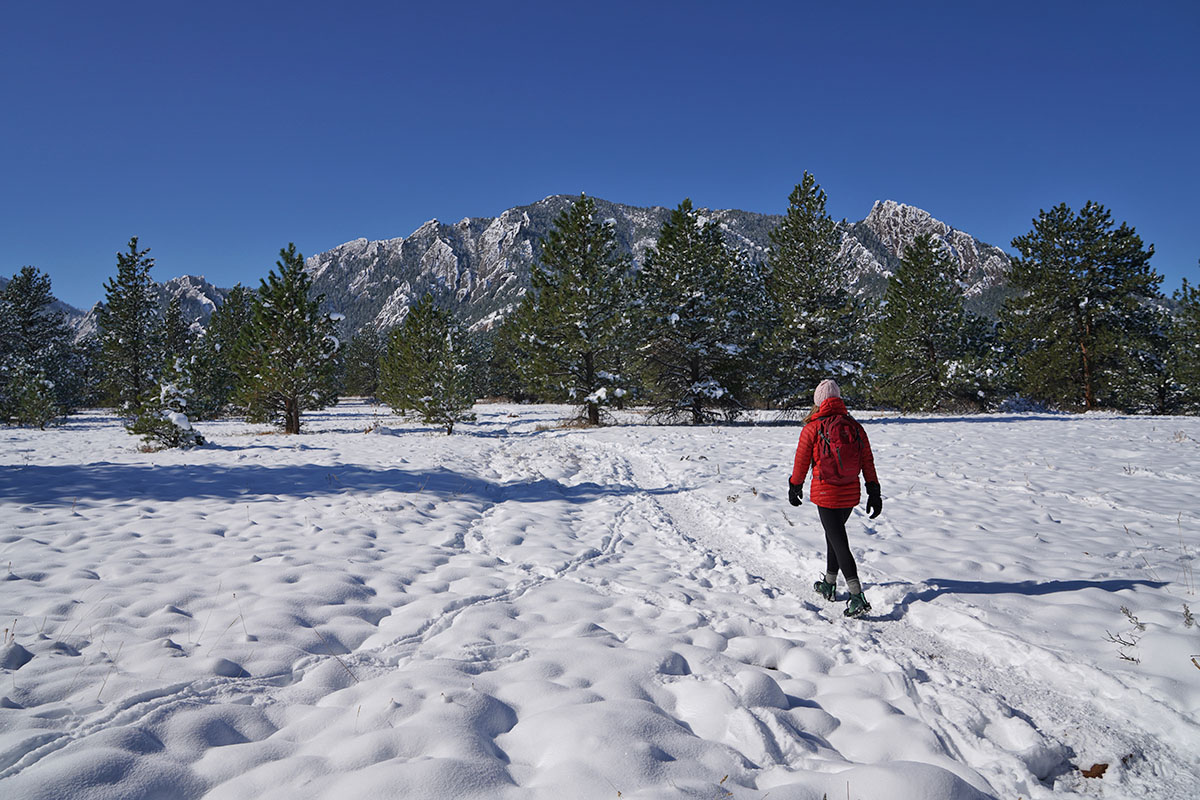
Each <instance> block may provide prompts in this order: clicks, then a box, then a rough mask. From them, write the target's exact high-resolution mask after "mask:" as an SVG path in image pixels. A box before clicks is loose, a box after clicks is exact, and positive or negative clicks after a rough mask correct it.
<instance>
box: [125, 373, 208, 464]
mask: <svg viewBox="0 0 1200 800" xmlns="http://www.w3.org/2000/svg"><path fill="white" fill-rule="evenodd" d="M166 358H167V363H166V364H165V365H164V366H163V367H162V369H161V370H159V383H158V385H157V386H155V387H153V388H152V389H151V390H150V391H149V392H148V393H147V395H146V396H144V397H143V398H142V401H141V403H139V405H138V414H137V416H136V417H134V418H133V420H132V421H131V422H130V423H129V424H128V425H126V428H127V430H128V431H129V432H130V433H132V434H134V435H136V436H141V437H142V439H143V440H144V441H145V442H146V444H147V445H149V446H151V447H157V448H164V447H182V448H189V447H198V446H200V445H202V444H204V437H203V436H201V435H200V432H199V431H197V430H196V429H195V428H193V427H192V421H191V419H190V418H189V417H188V401H189V400H190V399H191V396H192V388H191V385H190V380H189V376H188V372H187V369H186V368H185V363H184V360H183V359H182V358H176V357H172V356H170V355H168V356H166Z"/></svg>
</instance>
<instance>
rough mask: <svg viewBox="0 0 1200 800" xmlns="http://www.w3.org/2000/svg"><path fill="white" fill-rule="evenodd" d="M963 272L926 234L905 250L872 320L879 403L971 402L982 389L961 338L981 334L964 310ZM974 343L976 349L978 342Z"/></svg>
mask: <svg viewBox="0 0 1200 800" xmlns="http://www.w3.org/2000/svg"><path fill="white" fill-rule="evenodd" d="M961 273H962V270H961V268H960V267H959V266H958V264H957V263H956V262H955V261H954V260H953V259H951V258H950V257H949V255H947V254H946V253H945V252H943V250H942V248H941V244H940V242H939V241H938V240H937V239H935V238H934V237H933V236H931V235H929V234H922V235H920V236H918V237H916V239H914V240H913V242H912V244H910V245H909V247H908V249H907V250H906V251H905V252H904V256H903V258H901V259H900V265H899V267H898V268H897V269H896V271H895V272H894V273H893V274H892V276H891V277H890V278H888V284H887V289H886V290H885V292H884V297H883V303H882V307H881V309H880V311H879V316H878V318H877V320H876V329H875V332H874V333H875V335H874V341H875V353H874V356H875V358H874V362H875V364H874V366H875V371H876V378H875V379H876V383H875V386H874V393H875V397H876V399H877V400H878V401H880V402H882V403H885V404H887V405H892V406H896V407H898V408H901V409H903V410H905V411H921V410H933V409H937V408H946V407H952V406H956V405H960V404H963V403H971V402H973V401H976V398H977V397H978V393H979V392H980V391H981V389H980V388H979V386H978V384H976V383H975V375H974V370H973V369H972V368H971V365H970V364H969V362H968V361H966V360H965V356H967V354H968V350H967V339H968V335H969V334H971V333H973V334H974V336H975V337H976V338H985V334H984V333H983V331H982V330H980V328H981V325H980V324H979V323H978V322H977V321H969V319H968V316H967V314H966V312H965V311H964V310H963V296H962V290H961V289H960V288H959V281H961V280H962V278H963V275H962V274H961ZM976 346H977V347H978V348H979V349H980V350H982V349H983V347H984V342H977V343H976ZM973 395H974V396H973ZM976 402H977V401H976Z"/></svg>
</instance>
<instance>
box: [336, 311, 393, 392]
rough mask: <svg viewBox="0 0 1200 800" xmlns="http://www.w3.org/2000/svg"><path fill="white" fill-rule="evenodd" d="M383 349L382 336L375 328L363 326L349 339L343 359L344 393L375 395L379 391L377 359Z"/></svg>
mask: <svg viewBox="0 0 1200 800" xmlns="http://www.w3.org/2000/svg"><path fill="white" fill-rule="evenodd" d="M383 351H384V339H383V336H382V335H381V334H380V333H379V331H378V330H376V329H375V328H371V327H367V328H363V329H362V330H361V331H359V332H358V333H356V334H355V335H354V336H353V338H351V339H350V344H349V345H347V346H346V354H345V359H344V368H345V373H346V377H345V381H344V387H345V391H346V394H348V395H351V396H354V397H369V398H373V397H375V395H376V393H377V392H378V391H379V359H380V358H381V357H382V356H383Z"/></svg>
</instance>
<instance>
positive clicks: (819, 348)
mask: <svg viewBox="0 0 1200 800" xmlns="http://www.w3.org/2000/svg"><path fill="white" fill-rule="evenodd" d="M770 239H771V251H770V255H769V257H768V262H767V263H768V272H767V281H766V285H767V292H768V296H769V298H770V311H771V313H770V316H769V326H770V333H769V334H768V336H767V341H766V346H765V348H764V349H765V353H764V360H765V362H766V368H765V369H764V370H763V373H764V377H765V379H766V381H767V384H766V386H764V393H765V394H766V396H767V397H768V398H769V399H771V400H772V401H773V402H775V403H776V404H778V406H779V407H780V408H781V409H782V410H783V411H784V412H785V413H795V412H797V411H800V410H802V409H803V410H807V409H808V408H809V407H810V406H811V404H812V390H813V388H814V387H815V386H816V385H817V384H818V383H820V382H821V381H822V380H823V379H825V378H829V377H834V378H836V379H837V381H838V383H839V384H841V385H842V392H843V394H845V395H850V394H853V391H854V388H853V386H854V377H855V376H856V375H857V374H858V373H859V372H861V371H862V367H863V365H862V361H863V356H864V354H865V344H866V343H865V341H864V337H863V336H862V331H863V328H864V325H863V322H864V312H863V310H862V308H861V307H860V304H859V303H858V301H857V300H856V298H855V296H854V295H853V294H851V292H850V290H849V286H850V265H849V264H848V263H847V261H846V260H845V258H843V257H841V256H840V253H841V243H842V234H841V232H840V231H839V230H838V228H837V223H835V222H834V221H833V219H832V218H831V217H830V216H829V215H828V214H827V213H826V212H825V192H824V191H823V190H822V189H821V187H820V186H819V185H818V184H817V182H816V179H815V178H813V176H812V175H810V174H809V173H808V172H805V173H804V177H803V179H802V180H801V182H800V183H799V184H798V185H797V186H796V187H795V188H794V189H793V190H792V193H791V196H790V197H789V198H788V210H787V215H786V216H785V217H784V218H783V221H782V222H780V223H779V225H778V226H776V227H775V229H774V230H772V231H771V233H770Z"/></svg>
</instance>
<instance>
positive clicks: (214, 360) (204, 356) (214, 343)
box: [188, 283, 253, 420]
mask: <svg viewBox="0 0 1200 800" xmlns="http://www.w3.org/2000/svg"><path fill="white" fill-rule="evenodd" d="M251 295H252V292H250V291H249V290H248V289H246V288H245V287H244V286H242V285H241V284H240V283H239V284H238V285H236V286H234V287H233V288H232V289H230V290H229V294H228V295H227V296H226V298H225V300H224V301H223V302H222V303H221V305H220V306H219V307H218V308H217V309H216V310H215V311H214V312H213V314H212V316H211V317H210V318H209V320H208V327H207V328H206V329H205V330H204V333H203V335H201V336H200V338H199V339H197V340H196V342H195V345H194V346H193V348H192V357H191V360H190V361H189V364H188V372H189V373H190V375H191V382H192V389H193V394H192V402H191V405H190V408H191V417H192V419H195V420H205V419H213V418H215V417H218V416H220V415H222V414H223V413H225V412H226V411H227V410H228V408H229V405H230V403H231V402H232V401H233V398H234V393H235V390H236V388H237V370H236V366H237V359H238V353H239V350H238V339H239V338H240V336H241V333H242V331H243V330H244V329H245V328H247V327H248V326H249V324H250V321H251V319H252V316H253V315H252V313H251V304H250V298H251Z"/></svg>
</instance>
